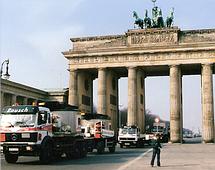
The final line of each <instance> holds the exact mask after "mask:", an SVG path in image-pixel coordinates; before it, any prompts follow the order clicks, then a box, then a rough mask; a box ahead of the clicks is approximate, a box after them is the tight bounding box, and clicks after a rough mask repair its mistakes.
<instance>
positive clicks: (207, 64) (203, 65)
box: [201, 63, 213, 67]
mask: <svg viewBox="0 0 215 170" xmlns="http://www.w3.org/2000/svg"><path fill="white" fill-rule="evenodd" d="M201 65H202V67H207V66H209V67H212V66H213V63H202V64H201Z"/></svg>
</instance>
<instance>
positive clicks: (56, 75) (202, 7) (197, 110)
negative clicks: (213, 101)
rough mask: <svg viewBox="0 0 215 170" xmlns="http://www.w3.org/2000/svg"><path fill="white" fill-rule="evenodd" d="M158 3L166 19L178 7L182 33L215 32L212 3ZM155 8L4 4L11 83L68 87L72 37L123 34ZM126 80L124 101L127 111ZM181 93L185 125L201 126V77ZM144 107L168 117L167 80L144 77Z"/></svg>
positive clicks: (69, 0) (37, 0) (91, 1)
mask: <svg viewBox="0 0 215 170" xmlns="http://www.w3.org/2000/svg"><path fill="white" fill-rule="evenodd" d="M157 5H158V6H159V7H161V8H162V10H163V16H164V17H166V16H167V14H168V13H169V10H170V8H171V7H174V8H175V22H174V25H175V26H178V27H179V28H180V29H182V30H187V29H203V28H215V19H214V17H215V10H214V6H215V1H214V0H198V1H197V0H157ZM152 6H153V4H152V2H151V0H0V17H1V18H0V22H1V23H0V24H1V25H0V31H1V32H0V33H1V34H0V55H1V62H2V61H3V60H4V59H7V58H9V59H10V74H11V78H10V80H12V81H15V82H19V83H23V84H26V85H30V86H33V87H36V88H40V89H43V88H63V87H67V86H68V71H67V70H66V69H67V68H68V65H67V64H68V63H67V60H66V59H65V58H64V57H63V55H62V54H61V52H62V51H66V50H68V49H69V48H71V42H70V40H69V39H70V38H71V37H82V36H95V35H96V36H97V35H109V34H113V35H114V34H124V32H126V31H127V30H128V29H132V28H133V21H134V19H133V18H132V11H133V10H135V11H137V13H138V14H139V16H141V17H143V16H144V11H145V9H151V8H152ZM124 82H125V83H126V82H127V80H126V79H121V80H120V103H121V104H122V105H123V106H124V107H126V106H127V96H126V94H127V86H126V87H125V86H124V85H123V84H125V83H124ZM158 82H159V86H158V85H157V84H158ZM94 84H96V82H95V83H94ZM160 87H163V90H160ZM191 87H192V88H191ZM122 93H123V94H122ZM95 95H96V92H95ZM183 95H184V96H183V100H184V117H185V118H184V125H185V126H186V127H189V128H193V127H194V128H197V127H198V126H199V127H200V126H201V120H200V117H201V104H200V103H201V99H200V76H189V77H184V78H183ZM95 101H96V97H95ZM191 101H192V102H191ZM190 102H191V103H190ZM188 103H189V104H188ZM146 106H147V108H149V109H150V110H151V111H152V112H153V113H154V114H158V115H160V116H161V117H162V118H164V119H168V118H169V78H168V77H157V78H147V79H146ZM192 126H193V127H192Z"/></svg>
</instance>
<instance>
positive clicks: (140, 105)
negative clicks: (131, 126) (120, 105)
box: [137, 69, 145, 134]
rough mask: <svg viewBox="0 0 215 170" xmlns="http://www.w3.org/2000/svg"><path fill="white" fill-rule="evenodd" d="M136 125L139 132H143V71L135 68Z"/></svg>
mask: <svg viewBox="0 0 215 170" xmlns="http://www.w3.org/2000/svg"><path fill="white" fill-rule="evenodd" d="M137 125H138V127H139V128H140V132H141V133H142V134H143V133H144V132H145V73H144V71H143V70H141V69H138V70H137Z"/></svg>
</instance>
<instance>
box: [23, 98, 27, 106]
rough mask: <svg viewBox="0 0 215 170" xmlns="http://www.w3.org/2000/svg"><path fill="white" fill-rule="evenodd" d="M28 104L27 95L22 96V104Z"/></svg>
mask: <svg viewBox="0 0 215 170" xmlns="http://www.w3.org/2000/svg"><path fill="white" fill-rule="evenodd" d="M27 104H28V98H27V97H24V98H23V105H27Z"/></svg>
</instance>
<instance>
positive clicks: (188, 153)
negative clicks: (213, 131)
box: [126, 144, 215, 170]
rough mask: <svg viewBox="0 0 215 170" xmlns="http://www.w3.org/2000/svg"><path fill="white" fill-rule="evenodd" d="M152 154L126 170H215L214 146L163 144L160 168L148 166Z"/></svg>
mask: <svg viewBox="0 0 215 170" xmlns="http://www.w3.org/2000/svg"><path fill="white" fill-rule="evenodd" d="M151 156H152V152H150V153H148V154H146V155H144V156H143V157H141V159H139V160H138V162H135V163H134V164H133V165H131V166H130V167H127V168H126V169H128V170H151V169H162V170H215V144H165V146H164V147H163V148H162V150H161V167H157V166H156V162H155V166H154V167H151V166H150V160H151Z"/></svg>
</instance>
